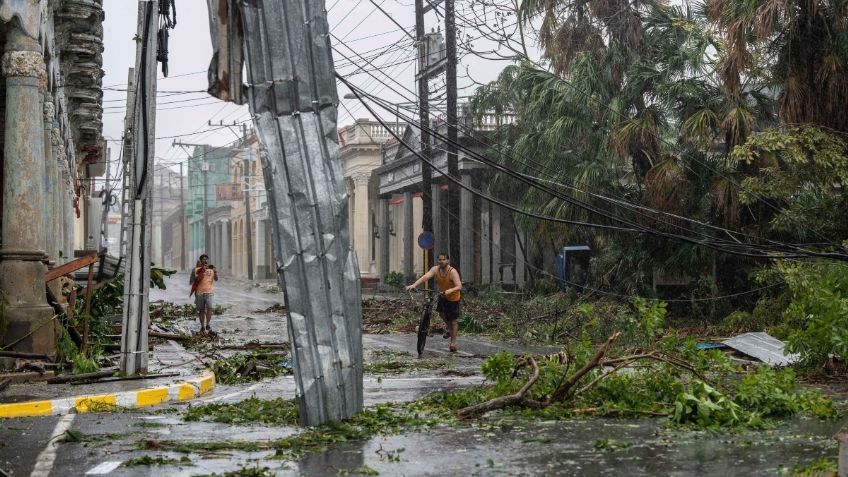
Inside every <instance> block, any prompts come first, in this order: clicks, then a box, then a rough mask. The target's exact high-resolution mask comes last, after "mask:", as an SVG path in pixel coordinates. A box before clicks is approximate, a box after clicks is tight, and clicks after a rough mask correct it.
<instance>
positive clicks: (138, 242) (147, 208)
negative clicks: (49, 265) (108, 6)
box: [121, 1, 159, 376]
mask: <svg viewBox="0 0 848 477" xmlns="http://www.w3.org/2000/svg"><path fill="white" fill-rule="evenodd" d="M158 9H159V3H158V2H151V1H146V2H138V30H137V31H138V34H137V35H138V40H137V44H136V58H135V64H136V72H137V73H138V74H137V76H136V97H135V99H136V101H135V104H136V108H135V111H134V115H133V120H132V136H131V138H132V139H131V140H132V142H133V153H134V155H133V157H132V158H130V159H131V162H130V163H128V165H127V167H131V168H132V172H133V173H132V179H133V180H132V187H131V196H132V199H133V202H132V220H131V222H130V224H131V232H130V234H129V242H128V257H127V265H126V272H125V279H124V313H123V328H122V335H121V372H123V373H124V374H126V375H130V376H133V375H137V374H144V373H146V372H147V327H148V325H149V320H150V315H149V310H148V300H149V298H148V292H149V288H150V260H151V258H152V257H151V254H150V252H151V242H152V240H151V238H152V233H151V232H152V228H153V227H152V226H153V200H152V199H153V169H154V168H153V157H154V146H155V131H156V127H155V124H156V123H155V118H156V49H157V48H156V45H157V43H156V37H157V35H156V31H157V26H158V20H159V11H158Z"/></svg>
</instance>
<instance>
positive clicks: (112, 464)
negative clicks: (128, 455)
mask: <svg viewBox="0 0 848 477" xmlns="http://www.w3.org/2000/svg"><path fill="white" fill-rule="evenodd" d="M122 463H123V462H121V461H120V460H107V461H106V462H103V463H102V464H100V465H98V466H97V467H94V468H92V469H91V470H89V471H88V472H86V473H85V475H106V474H108V473H110V472H112V471H113V470H115V469H117V468H118V467H120V466H121V464H122Z"/></svg>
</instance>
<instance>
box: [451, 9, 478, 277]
mask: <svg viewBox="0 0 848 477" xmlns="http://www.w3.org/2000/svg"><path fill="white" fill-rule="evenodd" d="M454 2H455V0H445V49H446V50H447V51H446V54H447V66H446V72H445V75H446V78H445V82H446V86H447V103H448V104H447V108H448V111H447V118H446V119H447V123H448V143H447V153H448V174H450V175H451V176H452V177H453V178H454V179H456V180H461V178H460V176H459V160H458V157H457V142H458V140H459V137H458V134H457V130H456V128H457V121H458V119H457V114H456V97H457V92H456V12H455V10H454ZM459 208H460V204H459V187H457V186H456V185H452V186H451V187H450V189H448V210H450V211H452V212H453V213H452V214H451V215H449V216H448V224H449V226H448V230H449V232H448V233H449V234H450V256H451V263H454V264H456V265H460V264H461V263H462V255H461V250H462V249H461V248H460V243H459V241H460V238H459V235H460V234H459V230H460V224H459V221H458V220H457V218H456V216H457V215H458V214H457V213H458V212H459ZM465 225H466V226H467V227H470V226H471V224H465ZM466 245H467V244H466ZM469 258H470V257H466V262H467V263H471V262H470V261H469V260H468V259H469ZM460 272H462V273H465V274H466V275H467V276H468V278H471V277H472V276H473V275H472V270H470V269H468V270H463V269H460Z"/></svg>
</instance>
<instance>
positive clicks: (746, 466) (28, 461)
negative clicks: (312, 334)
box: [0, 275, 844, 477]
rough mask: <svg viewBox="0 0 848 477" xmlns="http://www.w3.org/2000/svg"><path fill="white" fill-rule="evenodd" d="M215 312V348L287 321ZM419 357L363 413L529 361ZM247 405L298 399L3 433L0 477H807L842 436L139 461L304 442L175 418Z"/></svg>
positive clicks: (583, 433) (469, 440)
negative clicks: (243, 445) (246, 472)
mask: <svg viewBox="0 0 848 477" xmlns="http://www.w3.org/2000/svg"><path fill="white" fill-rule="evenodd" d="M186 278H187V277H185V276H184V275H177V276H174V277H171V278H170V279H169V280H168V282H167V285H168V289H167V290H165V291H160V290H156V291H154V292H152V293H151V301H154V300H167V301H172V302H175V303H178V304H181V303H189V299H188V280H187V279H186ZM216 301H217V302H218V303H219V304H221V305H223V306H225V307H226V311H225V312H224V314H223V315H220V316H216V317H215V318H214V319H213V328H214V329H215V330H216V332H218V333H219V336H220V337H221V339H222V340H223V341H224V342H227V343H245V342H248V341H252V340H261V341H268V342H279V341H284V340H286V332H285V318H284V316H283V315H281V314H279V313H267V312H265V311H264V310H266V309H267V308H268V307H271V306H272V305H275V304H278V303H281V302H282V295H281V294H279V293H275V292H273V291H269V290H268V288H266V287H261V286H254V285H252V284H250V283H246V282H240V281H235V280H226V279H223V280H221V281H219V282H218V283H217V284H216ZM173 326H175V327H177V328H179V329H180V330H183V331H189V332H190V331H192V330H193V329H196V327H197V324H196V322H195V321H193V320H192V319H191V318H187V319H185V320H182V321H178V322H177V323H175V324H174V325H173ZM414 340H415V337H414V335H412V334H387V335H365V336H364V337H363V346H364V354H365V359H366V363H371V364H375V363H381V362H384V361H391V360H403V361H405V362H407V363H409V362H415V358H413V357H412V354H411V353H412V352H413V350H414ZM428 344H429V346H428V348H427V350H426V352H425V355H424V357H423V361H421V362H422V363H429V365H428V366H425V367H422V368H417V367H415V366H410V367H408V368H405V369H402V370H401V371H400V372H398V373H379V372H368V373H366V375H365V382H364V386H365V400H366V405H373V404H376V403H380V402H389V401H409V400H414V399H416V398H418V397H420V396H423V395H425V394H427V393H431V392H434V391H439V390H449V389H454V388H458V387H466V386H474V385H476V384H479V383H481V382H482V381H483V377H482V376H481V374H480V371H479V367H480V365H481V364H482V362H483V360H484V359H485V357H486V356H489V355H491V354H492V353H494V352H496V351H498V350H501V349H507V350H510V351H513V352H521V351H527V350H526V349H525V348H522V347H521V346H518V345H513V344H507V343H497V342H493V341H491V340H487V339H484V338H479V337H468V336H465V337H460V346H461V351H460V352H459V353H455V354H452V353H449V352H448V351H447V343H446V341H445V340H442V339H441V338H440V337H434V338H432V339H431V340H430V342H429V343H428ZM533 351H550V350H549V349H548V350H545V349H541V350H533ZM434 363H435V365H433V364H434ZM252 396H255V397H257V398H260V399H273V398H287V399H290V398H293V397H294V381H293V379H292V378H291V377H290V376H284V377H280V378H275V379H269V380H265V381H260V382H257V383H250V384H244V385H221V384H219V385H218V386H216V387H215V388H214V389H213V390H212V392H211V393H209V394H208V395H205V396H203V397H202V398H200V399H198V400H195V401H192V402H190V403H179V404H168V405H164V406H160V407H157V408H151V409H147V410H135V411H119V412H113V413H94V414H79V415H75V414H71V415H68V416H62V417H44V418H19V419H10V420H5V421H0V470H2V471H4V472H5V473H6V474H7V475H12V476H35V477H45V476H75V475H81V476H82V475H114V476H148V475H156V476H161V475H168V476H192V475H212V474H217V475H223V474H224V473H225V472H232V471H238V470H239V469H244V468H267V469H268V472H269V473H270V474H268V475H280V476H327V475H361V473H362V472H371V471H373V472H379V475H386V476H402V475H405V476H444V475H455V476H465V475H480V476H484V475H514V476H542V475H545V476H547V475H562V476H571V475H581V476H582V475H586V476H592V475H599V476H601V475H603V476H620V475H632V476H653V475H670V476H681V477H682V476H692V475H707V476H720V477H727V476H730V475H751V476H760V475H762V476H767V475H783V474H785V472H786V469H788V468H791V467H792V466H793V465H796V464H807V463H809V462H810V461H812V460H814V459H815V458H818V457H822V456H830V457H835V455H836V450H835V449H836V445H835V444H836V443H835V441H833V439H832V438H831V436H833V434H834V433H835V432H836V431H837V430H838V429H839V428H840V427H841V426H842V425H843V424H844V422H822V421H815V420H798V421H791V422H788V423H783V424H781V425H780V426H778V427H777V428H775V429H771V430H766V431H758V432H756V433H742V434H735V435H733V436H730V437H728V436H722V435H712V434H709V433H706V432H680V431H673V430H669V429H668V428H667V427H666V424H665V421H663V420H662V419H642V420H617V419H574V420H568V421H541V422H540V421H525V420H522V419H520V418H511V419H499V418H492V419H486V420H483V421H481V422H479V423H476V424H473V425H471V424H469V425H467V426H463V427H458V428H457V427H436V428H432V429H428V430H426V431H422V432H412V433H406V434H400V435H392V436H377V437H374V438H371V439H368V440H365V441H362V442H347V443H341V444H336V445H332V446H328V447H327V448H326V449H324V450H323V451H320V452H313V453H310V454H307V455H306V456H304V457H302V458H300V459H298V460H296V461H281V460H277V459H274V458H273V456H272V454H273V451H269V450H257V451H250V452H248V451H233V450H211V449H210V450H204V451H193V452H190V453H179V452H174V451H172V450H171V451H169V450H164V449H156V448H153V449H149V448H144V447H145V446H146V447H150V446H151V443H155V442H156V441H161V440H176V441H180V442H204V443H208V442H221V441H245V442H253V443H261V442H264V441H271V440H275V439H279V438H283V437H286V436H289V435H292V434H295V433H299V432H302V431H303V429H300V428H298V427H296V426H264V425H227V424H217V423H210V422H188V421H185V420H184V419H183V417H182V413H183V412H184V411H185V410H186V409H187V407H188V406H196V405H198V404H199V403H211V402H219V403H220V402H230V403H234V402H239V401H242V400H244V399H247V398H249V397H252ZM603 440H607V441H613V442H620V443H624V444H626V445H623V446H622V450H608V449H604V448H602V446H601V447H599V446H598V444H597V443H598V442H601V441H603ZM740 442H741V443H743V444H744V445H740V444H739V443H740ZM144 456H146V457H164V458H170V459H175V460H177V461H178V460H180V459H182V458H185V459H184V461H183V462H180V463H178V464H171V465H159V466H157V465H141V466H131V467H128V466H124V465H123V464H124V463H125V462H127V461H129V460H130V459H132V458H136V457H144ZM387 456H390V458H387ZM0 475H2V474H0ZM251 475H253V474H251ZM372 475H373V474H372Z"/></svg>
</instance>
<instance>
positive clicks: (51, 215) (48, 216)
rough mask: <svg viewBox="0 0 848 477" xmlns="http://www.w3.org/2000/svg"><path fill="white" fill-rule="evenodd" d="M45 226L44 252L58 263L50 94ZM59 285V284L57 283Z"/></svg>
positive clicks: (46, 129) (50, 102)
mask: <svg viewBox="0 0 848 477" xmlns="http://www.w3.org/2000/svg"><path fill="white" fill-rule="evenodd" d="M43 101H44V176H43V182H44V215H43V216H42V217H43V219H44V225H43V229H42V233H43V238H44V251H45V252H47V259H48V260H49V261H50V263H52V264H55V263H56V256H57V255H58V254H57V253H56V252H57V250H58V247H57V242H56V235H57V234H56V233H55V229H54V228H53V224H54V222H55V213H56V212H55V210H54V201H53V198H54V197H55V196H56V158H55V157H54V156H53V118H54V117H55V112H54V111H55V108H54V106H53V98H52V97H51V96H50V94H47V93H45V94H44V100H43ZM56 283H58V282H56Z"/></svg>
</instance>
